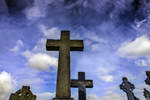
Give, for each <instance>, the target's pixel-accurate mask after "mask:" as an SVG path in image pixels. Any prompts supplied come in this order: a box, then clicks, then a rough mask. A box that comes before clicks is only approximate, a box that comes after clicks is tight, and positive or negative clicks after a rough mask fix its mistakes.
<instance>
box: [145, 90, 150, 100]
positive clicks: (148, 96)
mask: <svg viewBox="0 0 150 100" xmlns="http://www.w3.org/2000/svg"><path fill="white" fill-rule="evenodd" d="M143 93H144V97H145V98H146V100H150V92H149V91H148V90H147V89H146V88H144V92H143Z"/></svg>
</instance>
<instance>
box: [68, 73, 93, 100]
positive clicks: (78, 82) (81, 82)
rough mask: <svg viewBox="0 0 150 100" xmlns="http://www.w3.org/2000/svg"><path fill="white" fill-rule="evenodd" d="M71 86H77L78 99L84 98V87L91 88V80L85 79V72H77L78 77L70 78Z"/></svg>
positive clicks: (83, 99)
mask: <svg viewBox="0 0 150 100" xmlns="http://www.w3.org/2000/svg"><path fill="white" fill-rule="evenodd" d="M71 87H74V88H79V89H78V91H79V96H78V98H79V99H78V100H86V88H93V81H92V80H85V72H78V79H72V80H71Z"/></svg>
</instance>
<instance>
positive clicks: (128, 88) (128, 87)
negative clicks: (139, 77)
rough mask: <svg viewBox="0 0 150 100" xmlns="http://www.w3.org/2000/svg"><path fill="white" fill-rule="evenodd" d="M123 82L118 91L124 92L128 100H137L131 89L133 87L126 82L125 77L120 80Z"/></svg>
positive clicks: (133, 87)
mask: <svg viewBox="0 0 150 100" xmlns="http://www.w3.org/2000/svg"><path fill="white" fill-rule="evenodd" d="M122 80H123V82H122V83H121V85H120V89H122V90H123V91H124V92H126V94H127V97H128V100H139V99H138V98H137V97H135V96H134V93H133V89H135V86H134V85H133V84H132V83H130V82H129V81H128V79H127V78H126V77H123V78H122Z"/></svg>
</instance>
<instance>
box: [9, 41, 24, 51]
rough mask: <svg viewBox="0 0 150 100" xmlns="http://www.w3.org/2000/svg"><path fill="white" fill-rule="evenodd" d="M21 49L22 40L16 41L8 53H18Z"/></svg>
mask: <svg viewBox="0 0 150 100" xmlns="http://www.w3.org/2000/svg"><path fill="white" fill-rule="evenodd" d="M21 47H23V42H22V40H18V41H17V43H16V45H15V46H14V47H13V48H12V49H10V51H12V52H18V51H19V50H20V48H21Z"/></svg>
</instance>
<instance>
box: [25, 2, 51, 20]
mask: <svg viewBox="0 0 150 100" xmlns="http://www.w3.org/2000/svg"><path fill="white" fill-rule="evenodd" d="M52 1H53V0H34V4H33V6H32V7H29V8H27V9H25V11H24V13H25V14H26V17H27V18H28V19H29V20H36V19H39V18H43V17H45V16H46V14H47V11H48V10H47V7H48V5H49V4H50V3H51V2H52Z"/></svg>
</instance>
